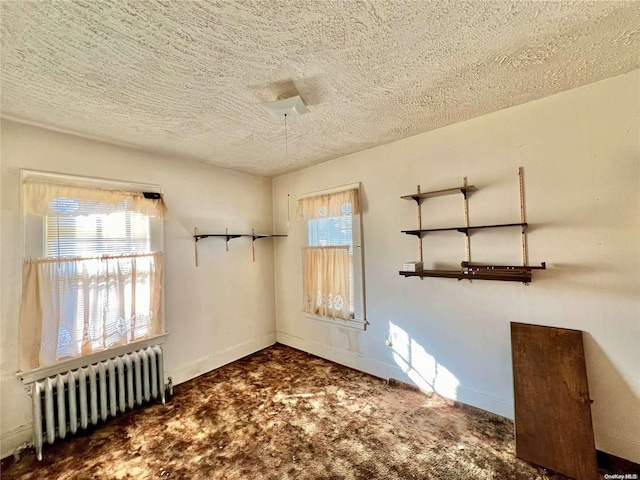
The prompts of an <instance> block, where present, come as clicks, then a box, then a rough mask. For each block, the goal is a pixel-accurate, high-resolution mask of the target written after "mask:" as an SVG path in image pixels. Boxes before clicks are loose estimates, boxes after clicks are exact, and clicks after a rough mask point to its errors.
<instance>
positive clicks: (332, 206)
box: [297, 188, 360, 220]
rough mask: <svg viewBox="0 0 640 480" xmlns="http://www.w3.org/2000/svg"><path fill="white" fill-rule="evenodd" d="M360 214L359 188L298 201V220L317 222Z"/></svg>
mask: <svg viewBox="0 0 640 480" xmlns="http://www.w3.org/2000/svg"><path fill="white" fill-rule="evenodd" d="M359 213H360V195H359V191H358V189H357V188H351V189H349V190H342V191H340V192H335V193H327V194H324V195H316V196H313V197H306V198H301V199H300V200H298V214H297V219H298V220H315V219H318V218H330V217H341V216H343V215H357V214H359Z"/></svg>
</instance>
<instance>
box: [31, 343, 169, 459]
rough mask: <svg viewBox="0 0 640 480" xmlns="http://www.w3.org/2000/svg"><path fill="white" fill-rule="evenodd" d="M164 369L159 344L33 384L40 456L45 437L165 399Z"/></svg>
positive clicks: (35, 443) (61, 435)
mask: <svg viewBox="0 0 640 480" xmlns="http://www.w3.org/2000/svg"><path fill="white" fill-rule="evenodd" d="M163 379H164V367H163V362H162V348H161V347H160V345H155V346H153V347H147V348H145V349H143V350H138V351H136V352H131V353H127V354H125V355H121V356H119V357H115V358H110V359H108V360H104V361H102V362H99V363H96V364H93V365H88V366H86V367H81V368H78V369H76V370H70V371H68V372H66V373H62V374H58V375H56V376H53V377H49V378H46V379H44V380H42V381H38V382H35V383H34V384H33V386H32V388H31V395H32V398H33V446H34V447H35V449H36V454H37V456H38V460H42V447H43V444H44V441H45V439H46V441H47V442H48V443H49V444H52V443H53V442H54V441H55V439H56V438H61V439H63V438H65V437H66V436H67V433H70V434H74V433H76V431H77V430H78V429H79V428H81V429H86V428H87V427H88V426H89V425H96V424H97V423H98V422H99V421H100V420H102V421H103V422H104V421H106V420H107V418H108V417H115V416H116V415H118V414H119V413H122V412H124V411H125V410H126V409H127V408H133V407H134V406H136V405H142V404H143V403H145V402H149V401H150V400H151V399H156V398H158V397H160V398H161V400H162V403H164V401H165V398H164V385H163Z"/></svg>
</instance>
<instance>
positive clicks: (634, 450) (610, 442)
mask: <svg viewBox="0 0 640 480" xmlns="http://www.w3.org/2000/svg"><path fill="white" fill-rule="evenodd" d="M595 440H596V449H597V450H601V451H603V452H606V453H609V454H611V455H615V456H616V457H620V458H624V459H626V460H629V461H631V462H635V463H640V442H638V440H637V438H629V437H627V438H624V437H621V436H619V435H617V434H615V433H613V432H600V433H599V434H597V435H596V439H595Z"/></svg>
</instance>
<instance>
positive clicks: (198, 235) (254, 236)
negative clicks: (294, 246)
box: [193, 228, 287, 267]
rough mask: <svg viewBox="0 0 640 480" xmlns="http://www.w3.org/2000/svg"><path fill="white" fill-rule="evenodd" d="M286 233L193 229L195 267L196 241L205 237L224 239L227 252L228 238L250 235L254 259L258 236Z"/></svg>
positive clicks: (254, 257) (279, 235)
mask: <svg viewBox="0 0 640 480" xmlns="http://www.w3.org/2000/svg"><path fill="white" fill-rule="evenodd" d="M286 236H287V235H285V234H281V233H255V232H254V231H253V230H252V231H251V233H229V229H228V228H227V229H226V232H225V233H198V229H197V228H194V229H193V242H194V245H195V257H196V267H197V266H198V242H199V241H200V240H203V239H205V238H224V239H225V243H226V245H225V248H226V250H227V252H228V251H229V240H232V239H234V238H240V237H251V252H252V255H253V261H254V262H255V261H256V247H255V241H256V240H258V239H260V238H272V237H286Z"/></svg>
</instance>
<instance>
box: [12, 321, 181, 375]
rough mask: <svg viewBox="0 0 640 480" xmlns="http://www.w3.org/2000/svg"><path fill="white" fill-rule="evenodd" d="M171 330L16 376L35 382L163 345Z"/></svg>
mask: <svg viewBox="0 0 640 480" xmlns="http://www.w3.org/2000/svg"><path fill="white" fill-rule="evenodd" d="M168 335H169V332H165V333H162V334H160V335H158V336H156V337H153V338H147V339H145V340H140V341H138V342H132V343H129V344H127V345H122V346H120V347H114V348H109V349H107V350H102V351H100V352H96V353H92V354H90V355H85V356H83V357H76V358H70V359H69V360H63V361H61V362H58V363H56V364H55V365H49V366H47V367H38V368H35V369H33V370H30V371H28V372H16V377H18V378H19V379H20V380H22V383H23V384H25V385H29V384H31V383H33V382H37V381H39V380H42V379H43V378H47V377H52V376H54V375H57V374H59V373H65V372H68V371H69V370H74V369H76V368H80V367H85V366H87V365H91V364H95V363H99V362H102V361H103V360H107V359H109V358H115V357H118V356H120V355H124V354H125V353H129V352H133V351H136V350H140V349H144V348H147V347H150V346H152V345H162V344H163V343H164V342H165V340H166V339H167V336H168Z"/></svg>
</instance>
